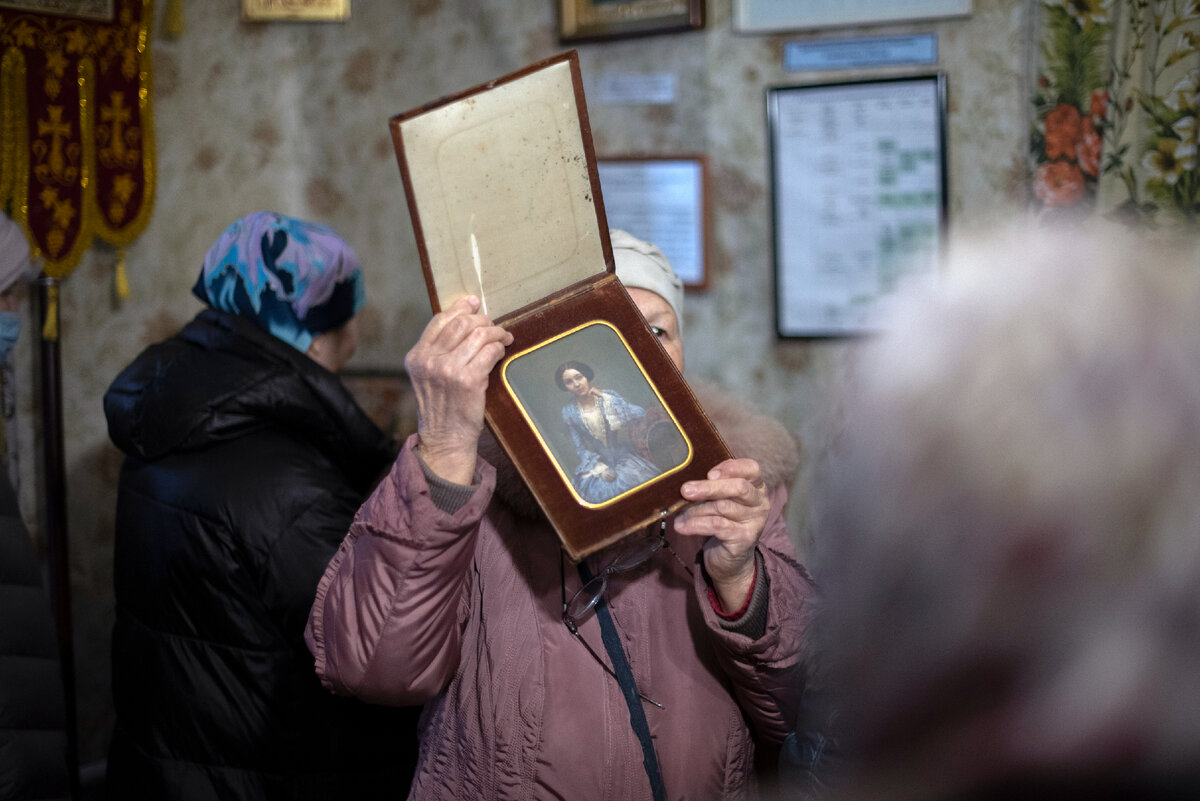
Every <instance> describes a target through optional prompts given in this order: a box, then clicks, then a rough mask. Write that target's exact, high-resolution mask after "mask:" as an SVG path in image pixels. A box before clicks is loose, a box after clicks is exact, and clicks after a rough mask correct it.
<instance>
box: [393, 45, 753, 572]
mask: <svg viewBox="0 0 1200 801" xmlns="http://www.w3.org/2000/svg"><path fill="white" fill-rule="evenodd" d="M390 125H391V131H392V139H393V142H394V144H395V147H396V156H397V160H398V162H399V165H400V174H401V177H402V179H403V181H404V190H405V194H406V196H407V199H408V208H409V214H410V217H411V220H412V224H413V230H414V232H415V234H416V240H417V250H418V253H419V255H420V258H421V267H422V270H423V272H424V275H425V283H426V287H427V289H428V290H429V299H430V304H431V305H432V307H433V310H434V311H435V312H437V311H440V310H441V309H443V308H445V307H447V306H449V305H451V304H452V303H453V302H454V301H455V300H456V299H458V298H460V297H462V296H463V295H466V294H474V295H478V296H479V297H480V298H481V299H482V300H483V302H484V305H485V310H486V313H487V314H488V315H490V316H491V318H492V319H493V320H494V321H495V322H496V323H497V324H499V325H502V326H504V327H505V328H506V329H508V331H509V332H510V333H511V334H512V335H513V344H512V345H511V346H510V347H509V349H508V351H507V353H506V354H505V356H504V357H503V358H502V359H501V360H500V362H499V363H498V364H497V365H496V368H495V370H494V371H493V374H492V376H491V378H490V380H489V382H488V389H487V407H486V418H487V424H488V426H489V428H491V430H492V432H493V433H494V434H495V435H496V438H497V440H499V442H500V444H501V445H502V446H504V449H505V451H506V452H507V453H508V455H509V457H510V458H511V459H512V461H513V463H514V464H515V465H516V467H517V470H518V471H519V472H520V474H521V476H522V478H524V480H525V482H526V484H528V486H529V488H530V490H531V491H532V492H533V495H534V497H536V498H537V500H538V503H539V504H540V505H541V507H542V509H543V510H544V511H545V513H546V516H547V518H548V519H549V520H550V522H551V523H552V524H553V526H554V528H555V530H556V531H557V532H558V535H559V538H560V539H561V541H562V544H563V548H564V550H565V551H566V553H567V555H568V556H570V557H571V558H572V559H576V560H578V559H581V558H582V557H584V556H586V555H587V554H589V553H592V552H594V551H596V550H599V549H600V548H603V547H605V546H607V545H610V544H612V543H614V542H616V541H617V540H619V539H621V538H622V537H624V536H625V535H626V534H629V533H632V532H634V531H637V530H639V529H641V528H643V527H645V526H647V525H649V524H650V523H652V522H653V521H655V520H658V519H659V518H660V517H661V516H662V515H663V514H664V513H670V512H673V511H675V510H677V509H679V508H681V507H682V506H684V505H685V501H684V500H683V497H682V496H681V495H680V492H679V488H680V486H681V485H682V484H683V482H685V481H688V480H691V479H699V478H703V477H704V476H705V475H706V474H707V472H708V470H709V469H711V468H712V467H713V465H715V464H717V463H718V462H720V461H722V460H724V459H727V458H729V450H728V448H727V447H726V445H725V443H724V441H723V440H722V439H721V437H720V435H719V434H718V433H717V431H716V429H715V428H714V427H713V425H712V423H711V421H709V419H708V417H707V415H706V414H705V413H704V410H703V409H702V408H701V407H700V405H699V403H698V402H697V401H696V398H695V396H694V395H693V394H692V391H691V388H690V387H689V386H688V385H687V382H686V381H685V380H684V379H683V376H682V375H681V374H680V373H679V370H678V369H677V368H676V367H675V364H674V362H672V361H671V358H670V357H669V356H668V355H667V353H666V351H665V350H663V348H662V346H661V345H660V344H659V342H658V339H657V337H655V336H654V334H653V333H652V332H651V331H650V328H649V326H647V325H646V321H645V319H644V318H643V317H642V315H641V313H640V312H639V311H638V308H637V306H636V305H634V303H633V301H632V300H631V299H630V297H629V294H628V293H627V292H626V291H625V288H624V286H622V285H621V282H620V281H619V280H617V277H616V275H615V273H614V270H613V255H612V246H611V244H610V242H609V234H608V226H607V220H606V216H605V213H604V204H603V200H602V195H601V187H600V179H599V176H598V174H597V168H596V157H595V152H594V150H593V148H592V141H591V129H590V127H589V124H588V117H587V108H586V106H585V104H584V98H583V89H582V81H581V79H580V73H579V61H578V55H577V54H576V53H575V51H569V52H567V53H564V54H562V55H560V56H556V57H554V58H551V59H547V60H545V61H542V62H538V63H536V64H533V65H531V66H529V67H526V68H525V69H523V70H520V71H518V72H516V73H512V74H510V75H506V76H504V77H501V78H498V79H496V80H493V81H490V82H488V83H486V84H483V85H481V86H478V87H475V88H472V89H468V90H466V91H464V92H460V93H458V94H455V95H453V96H450V97H447V98H443V99H441V100H438V101H435V102H433V103H430V104H429V105H426V106H422V107H421V108H419V109H415V110H413V111H409V112H406V113H403V114H398V115H396V116H394V117H392V119H391V121H390Z"/></svg>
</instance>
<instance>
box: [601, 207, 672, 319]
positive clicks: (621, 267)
mask: <svg viewBox="0 0 1200 801" xmlns="http://www.w3.org/2000/svg"><path fill="white" fill-rule="evenodd" d="M608 238H609V240H610V241H611V242H612V251H613V261H614V262H616V268H617V278H619V279H621V283H622V284H624V285H625V286H626V287H636V288H638V289H646V290H649V291H650V292H653V293H654V294H656V295H658V296H659V297H661V298H662V299H663V300H665V301H666V302H667V303H668V304H669V305H670V306H671V310H672V311H673V312H675V321H676V323H677V324H678V326H679V332H680V334H682V333H683V282H682V281H681V280H679V276H678V275H676V274H675V271H674V270H673V269H671V263H670V262H669V261H667V257H666V256H664V255H663V252H662V251H661V250H659V249H658V248H657V247H656V246H654V245H651V244H650V243H649V242H643V241H642V240H640V239H638V238H637V237H635V236H632V235H631V234H628V233H626V232H625V231H622V230H620V229H618V228H610V229H609V231H608Z"/></svg>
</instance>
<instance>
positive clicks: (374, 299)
mask: <svg viewBox="0 0 1200 801" xmlns="http://www.w3.org/2000/svg"><path fill="white" fill-rule="evenodd" d="M1033 2H1034V0H975V1H974V4H973V11H972V14H971V16H970V17H968V18H964V19H955V20H941V21H936V22H923V23H915V22H914V23H904V24H899V25H889V26H886V27H866V28H853V29H832V30H828V29H827V30H819V31H794V32H781V33H777V34H767V35H747V34H740V33H737V32H736V31H734V30H733V28H732V22H731V18H732V8H731V0H709V1H708V4H707V25H706V27H705V28H704V30H701V31H696V32H689V33H680V34H666V35H656V36H647V37H639V38H630V39H616V40H612V41H609V42H603V43H588V44H581V45H579V46H578V48H577V49H578V50H579V53H580V64H581V68H582V73H583V76H584V83H585V87H587V88H588V90H589V94H588V112H589V118H590V122H591V126H592V133H593V138H594V141H595V146H596V152H597V154H598V155H614V156H615V155H632V154H668V155H669V154H673V153H676V154H678V153H705V154H707V155H708V157H709V160H710V161H709V167H710V171H711V172H710V179H711V185H710V201H711V203H710V208H711V220H710V225H711V237H710V245H711V276H710V285H709V287H708V289H706V290H705V291H702V292H689V293H688V296H687V301H686V303H687V308H686V311H685V325H684V328H685V330H686V331H687V342H686V357H687V374H688V375H689V376H691V377H694V378H697V379H707V380H712V381H716V382H718V383H720V384H723V385H724V386H726V387H731V388H737V390H738V392H739V393H740V394H741V395H743V396H744V397H745V398H746V400H747V401H749V402H751V403H753V404H754V405H756V406H758V407H759V408H761V409H762V410H764V411H766V412H768V413H770V414H772V415H774V416H775V417H776V418H778V419H779V420H780V421H782V422H783V423H784V424H785V425H786V426H787V427H788V428H789V429H790V430H791V431H793V432H794V434H795V435H796V437H797V439H798V440H799V441H800V442H801V444H802V448H803V451H804V453H805V455H806V459H805V465H804V468H803V471H802V473H801V476H800V477H799V478H798V480H797V482H796V484H795V486H794V488H793V489H794V493H793V500H792V502H791V504H790V506H789V519H790V520H791V522H792V525H793V528H794V530H795V532H796V536H797V539H798V541H799V542H801V544H803V542H804V538H805V537H806V536H807V534H806V531H805V526H804V520H805V511H806V508H807V503H806V497H807V487H808V484H809V480H810V478H811V471H812V470H813V465H814V464H815V462H816V459H815V457H816V455H817V454H819V453H820V451H821V449H822V448H823V443H824V441H825V438H826V434H827V431H828V427H827V425H826V417H825V410H824V406H823V398H824V395H825V390H826V389H827V387H828V386H829V385H830V384H831V383H832V382H834V381H836V380H837V378H838V375H837V370H838V368H837V367H836V365H837V363H838V359H839V357H840V356H841V355H843V354H844V352H845V351H846V349H848V348H851V347H852V345H851V344H849V343H846V342H839V341H811V342H810V341H787V342H781V341H778V340H777V339H776V338H775V334H774V321H773V313H772V309H773V304H774V289H773V287H774V272H773V270H774V263H773V254H772V245H771V241H772V231H771V222H770V220H771V214H770V204H771V186H770V183H769V179H768V167H767V165H768V153H767V137H766V129H765V126H766V113H765V106H766V102H765V90H766V88H767V87H769V86H777V85H786V84H794V83H805V82H823V81H830V80H840V79H849V78H858V77H866V76H872V77H873V76H883V75H893V74H906V73H912V72H914V71H928V70H929V69H931V67H929V66H928V65H923V66H914V65H898V66H894V67H886V68H879V69H873V70H849V71H848V70H840V71H834V72H804V73H790V72H785V71H784V70H783V67H782V53H783V47H784V45H785V44H786V43H788V42H791V41H806V40H814V39H823V38H844V37H854V36H878V35H892V34H906V33H930V32H932V33H935V34H936V35H937V37H938V52H939V57H940V60H939V64H938V65H937V67H938V68H939V69H942V70H944V71H945V72H946V74H947V80H948V87H949V115H948V128H949V147H948V159H949V169H948V174H949V185H950V224H951V230H952V232H954V231H959V230H961V231H969V230H970V229H972V228H976V227H980V226H985V225H987V224H988V223H989V222H991V221H993V220H994V219H995V218H997V217H999V216H1002V215H1007V214H1009V213H1012V212H1014V211H1018V212H1023V211H1024V210H1025V208H1026V202H1027V199H1028V198H1030V197H1032V195H1031V189H1030V181H1029V171H1028V163H1029V162H1028V150H1029V130H1030V125H1031V118H1032V110H1031V106H1030V102H1029V96H1030V93H1029V89H1028V87H1029V86H1030V85H1032V78H1031V76H1030V73H1029V65H1030V63H1031V61H1030V50H1031V48H1030V46H1029V45H1030V42H1031V30H1032V29H1031V24H1032V20H1031V16H1030V15H1031V10H1032V7H1033ZM166 4H167V0H156V2H155V3H154V6H155V9H154V19H155V23H154V24H155V28H154V33H153V36H154V39H153V46H152V49H151V52H152V65H151V66H152V73H153V74H152V76H151V85H152V91H153V93H154V110H155V120H154V121H155V141H156V150H157V164H156V167H157V184H156V198H155V206H154V213H153V217H152V218H151V220H150V222H149V225H148V226H147V228H146V230H145V232H144V233H143V234H142V235H141V236H140V237H139V238H138V239H137V240H136V241H135V242H133V243H132V244H130V245H129V246H128V247H127V248H126V251H125V268H126V272H127V276H128V282H129V288H130V297H129V298H128V299H127V300H122V299H120V298H118V297H117V294H116V292H115V290H114V281H113V275H114V266H115V264H116V262H117V255H118V254H117V252H116V251H115V250H114V249H113V248H112V247H111V246H108V245H105V244H103V243H96V244H93V245H92V247H91V248H90V249H89V250H88V252H87V253H86V254H85V255H84V258H83V261H82V262H81V264H80V266H79V268H78V269H76V270H75V271H74V272H73V273H72V274H71V276H70V277H69V278H68V279H67V280H66V281H65V282H64V283H63V287H62V292H61V294H60V298H59V303H60V308H61V311H62V327H61V338H60V345H61V363H62V373H63V380H62V383H63V389H64V395H65V397H64V410H63V417H64V425H65V430H66V436H67V442H66V454H65V456H66V462H67V467H68V474H67V477H66V478H67V495H68V497H67V501H68V510H67V511H68V525H69V533H70V556H71V578H72V591H73V599H74V622H75V654H76V660H77V669H76V674H77V678H78V685H79V720H80V731H81V751H82V757H83V760H84V761H85V762H86V763H89V764H91V763H97V762H98V761H99V760H102V759H103V758H104V755H105V753H106V749H107V743H108V737H109V732H110V731H111V726H112V713H111V704H110V701H109V678H110V677H109V672H108V656H109V633H110V630H111V625H112V616H113V605H114V600H113V597H112V589H111V579H112V565H111V561H112V540H113V522H112V518H113V509H114V503H115V487H116V480H117V475H118V471H119V469H120V464H121V456H120V454H119V453H118V452H117V451H116V449H115V448H114V447H113V446H112V445H111V443H110V442H109V440H108V436H107V432H106V428H105V422H104V416H103V409H102V408H101V403H100V399H101V396H102V395H103V393H104V391H105V389H106V388H107V386H108V384H109V383H110V382H111V381H112V379H113V378H114V377H115V376H116V374H117V373H118V372H119V371H120V370H121V369H122V368H123V367H124V366H125V365H126V364H127V363H128V362H129V361H130V360H132V359H133V357H134V356H135V355H136V354H137V353H138V352H139V351H140V350H142V349H143V348H145V347H146V346H147V345H149V344H151V343H153V342H156V341H158V340H161V339H163V338H164V337H167V336H169V335H170V334H172V333H173V332H174V331H176V330H177V329H178V328H179V327H180V326H182V325H183V324H184V323H186V322H187V321H188V320H189V319H190V318H191V317H192V316H194V315H195V314H196V313H197V312H198V311H199V309H200V306H199V303H198V302H197V301H196V300H195V299H194V298H192V297H191V295H190V288H191V285H192V284H193V283H194V281H195V279H196V275H197V273H198V271H199V268H200V263H201V259H202V258H203V255H204V253H205V251H206V250H207V249H208V247H209V245H210V244H211V243H212V241H213V240H214V239H215V238H216V237H217V236H218V235H219V234H220V232H221V231H222V230H223V229H224V228H225V226H226V225H227V224H228V223H229V222H231V221H232V220H233V219H236V218H237V217H239V216H241V215H243V214H246V213H248V212H250V211H254V210H256V209H262V208H269V209H275V210H277V211H280V212H283V213H287V214H292V215H296V216H300V217H306V218H309V219H313V220H317V221H320V222H323V223H326V224H328V225H330V226H332V227H333V228H334V229H335V230H337V231H339V232H340V233H341V234H342V235H343V236H345V237H346V239H347V240H349V241H350V242H351V244H353V245H354V247H355V249H356V251H357V252H358V255H359V257H360V260H361V261H362V263H363V265H364V271H365V275H366V281H367V306H366V307H365V308H364V310H363V312H362V314H361V326H360V331H361V344H360V347H359V351H358V353H357V355H356V356H355V359H354V361H353V362H352V365H351V366H352V367H354V368H356V369H359V370H363V371H382V372H384V373H385V374H386V373H387V372H388V371H391V372H394V371H396V370H398V369H399V368H400V366H401V363H402V359H403V356H404V353H405V351H406V350H407V349H408V348H409V347H410V346H411V345H412V344H413V343H414V342H415V341H416V338H417V337H418V336H419V335H420V332H421V329H422V328H423V327H424V325H425V322H426V321H427V320H428V317H429V303H428V298H427V296H426V292H425V286H424V281H423V279H422V276H421V271H420V265H419V262H418V260H417V251H416V245H415V242H414V240H413V235H412V228H411V225H410V224H409V220H408V212H407V206H406V204H405V200H404V191H403V185H402V183H401V181H400V176H399V171H398V168H397V165H396V160H395V154H394V151H393V148H392V143H391V139H390V135H389V132H388V129H387V119H388V117H389V116H390V115H393V114H396V113H399V112H401V111H406V110H408V109H411V108H415V107H417V106H419V105H421V104H424V103H426V102H428V101H430V100H432V99H435V98H438V97H440V96H442V95H446V94H449V93H452V92H455V91H458V90H461V89H464V88H467V87H469V86H473V85H475V84H477V83H481V82H483V81H486V80H489V79H491V78H494V77H498V76H500V75H504V74H506V73H508V72H511V71H513V70H516V69H519V68H521V67H523V66H525V65H527V64H529V63H531V62H533V61H535V60H537V59H540V58H543V57H546V56H549V55H553V54H555V53H558V52H561V51H562V50H563V49H565V48H564V46H563V45H561V44H560V43H559V42H558V41H557V37H556V30H557V28H556V26H557V18H556V12H555V6H556V4H555V2H553V0H523V1H522V2H512V0H414V2H405V3H386V2H374V1H370V0H364V1H363V2H355V3H354V4H353V6H352V13H351V17H350V19H349V20H347V21H346V22H338V23H296V22H270V23H249V22H243V21H241V19H240V5H241V0H203V2H200V1H199V0H184V2H183V3H182V10H183V30H182V33H181V34H180V35H178V36H177V37H170V36H167V35H165V33H164V31H163V29H162V27H161V24H162V20H163V18H164V8H165V6H166ZM0 13H2V12H0ZM646 74H655V75H669V76H672V78H673V80H674V87H675V88H674V95H673V98H672V100H671V102H668V103H656V104H650V103H630V102H605V101H604V99H603V98H602V97H601V96H600V95H599V94H596V93H593V92H592V91H591V88H590V87H592V86H594V82H595V81H598V80H599V79H601V78H604V77H609V78H613V77H617V78H619V77H620V76H622V75H633V76H638V75H646ZM1084 100H1090V89H1089V94H1088V95H1086V96H1083V95H1081V96H1080V97H1078V98H1074V100H1073V102H1075V101H1078V102H1081V103H1082V102H1083V101H1084ZM1076 109H1077V110H1078V113H1079V115H1080V117H1081V119H1082V117H1083V116H1084V115H1085V114H1088V115H1090V114H1091V111H1090V107H1089V106H1087V105H1083V106H1079V105H1077V106H1076ZM1080 109H1081V110H1080ZM1080 125H1081V126H1082V122H1081V123H1080ZM1093 126H1094V127H1096V123H1095V122H1093ZM1096 130H1097V132H1099V131H1100V128H1099V127H1096ZM1055 147H1056V151H1055V152H1056V153H1059V151H1060V150H1065V149H1069V144H1068V143H1067V140H1066V139H1063V138H1061V137H1057V138H1055ZM1075 152H1076V156H1075V158H1076V160H1077V161H1078V158H1079V156H1078V151H1077V150H1076V151H1075ZM1056 157H1061V155H1060V156H1056ZM1139 158H1140V156H1139ZM1139 197H1141V195H1139ZM35 307H36V304H34V305H31V306H30V307H29V308H27V310H26V313H27V314H29V315H32V310H33V309H34V308H35ZM27 323H29V324H28V325H27V326H26V328H25V333H23V334H22V340H21V342H20V343H19V347H18V352H17V359H16V365H15V375H16V377H17V381H18V383H19V388H18V389H19V391H18V409H17V429H18V436H17V439H18V441H19V446H20V448H21V462H20V464H21V465H22V470H23V471H24V472H25V475H24V476H23V481H22V483H21V496H22V506H23V509H24V511H25V514H26V518H27V520H28V521H29V523H30V525H31V527H32V529H33V531H34V535H35V538H36V539H37V540H38V544H39V546H40V547H41V548H42V549H43V552H44V548H45V543H44V540H43V539H42V536H41V533H40V532H41V525H40V521H41V519H42V517H43V514H44V512H43V511H42V510H41V506H40V505H41V504H42V502H43V501H42V489H41V487H42V483H43V482H42V477H41V473H40V470H41V457H40V453H39V449H40V443H41V437H40V431H41V422H40V411H39V407H38V405H37V403H36V397H37V392H36V387H37V385H38V366H37V363H38V358H37V353H38V350H37V345H36V341H35V339H34V338H33V337H30V336H29V333H30V332H31V331H32V330H33V328H34V326H33V325H32V316H30V317H28V318H27Z"/></svg>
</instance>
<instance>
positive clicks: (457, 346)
mask: <svg viewBox="0 0 1200 801" xmlns="http://www.w3.org/2000/svg"><path fill="white" fill-rule="evenodd" d="M479 307H480V301H479V298H477V297H475V296H473V295H472V296H468V297H464V298H460V299H458V300H457V301H455V302H454V304H453V305H452V306H450V308H448V309H446V310H445V311H442V312H440V313H438V314H436V315H434V317H433V319H432V320H430V321H429V324H428V325H427V326H425V331H424V332H423V333H422V334H421V338H420V339H419V340H418V341H417V344H416V345H414V346H413V348H412V350H410V351H409V352H408V355H406V356H405V357H404V367H405V369H406V370H407V371H408V375H409V377H410V378H411V379H412V383H413V391H414V393H415V394H416V398H417V434H418V436H419V438H420V452H421V458H422V460H423V461H424V462H425V465H426V466H427V467H428V468H429V469H430V470H432V471H433V472H434V473H435V474H436V475H438V476H439V477H441V478H443V479H445V480H446V481H452V482H454V483H457V484H470V483H471V479H472V477H473V476H474V473H475V454H476V448H477V446H478V444H479V434H480V432H481V431H482V430H483V408H484V399H485V395H486V391H487V385H488V375H489V374H490V373H491V371H492V368H493V367H495V366H496V363H497V362H498V361H500V359H501V358H502V357H503V356H504V349H505V348H506V347H507V346H509V345H511V344H512V341H513V338H512V334H510V333H509V332H508V331H506V330H504V329H503V328H501V327H500V326H498V325H493V324H492V321H491V320H490V319H488V317H487V316H486V315H483V314H479V313H478V312H479Z"/></svg>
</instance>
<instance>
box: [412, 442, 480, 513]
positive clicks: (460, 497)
mask: <svg viewBox="0 0 1200 801" xmlns="http://www.w3.org/2000/svg"><path fill="white" fill-rule="evenodd" d="M413 455H414V456H416V457H417V461H418V462H419V463H420V464H421V471H422V472H423V473H424V474H425V483H426V484H428V485H429V499H430V500H431V501H433V505H434V506H436V507H437V508H438V511H439V512H444V513H446V514H448V515H452V514H454V513H455V512H457V511H458V510H459V509H461V508H463V507H464V506H466V504H467V501H469V500H471V496H472V495H474V494H475V487H474V486H467V485H464V484H455V483H454V482H453V481H447V480H446V479H444V478H441V477H440V476H438V475H437V474H436V473H434V472H433V471H432V470H430V469H429V465H427V464H425V460H424V459H422V458H421V454H420V453H418V452H416V451H414V452H413ZM471 483H472V484H478V483H479V476H478V475H475V476H473V477H472V478H471Z"/></svg>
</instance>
